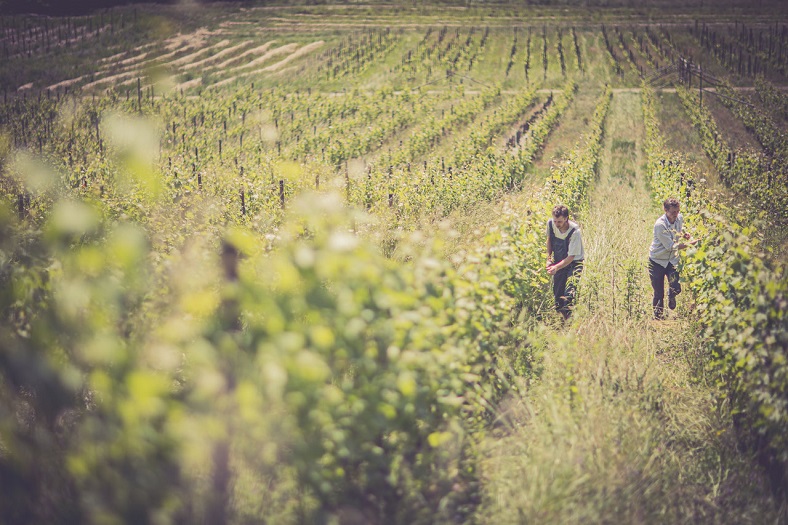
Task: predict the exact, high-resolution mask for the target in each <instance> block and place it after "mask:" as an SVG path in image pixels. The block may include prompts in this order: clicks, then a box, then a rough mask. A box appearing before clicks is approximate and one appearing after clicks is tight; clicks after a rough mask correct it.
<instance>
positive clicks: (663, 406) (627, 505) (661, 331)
mask: <svg viewBox="0 0 788 525" xmlns="http://www.w3.org/2000/svg"><path fill="white" fill-rule="evenodd" d="M643 133H644V131H643V128H642V116H641V112H640V99H639V95H638V94H637V93H617V94H616V95H615V96H614V98H613V102H612V105H611V110H610V113H609V115H608V120H607V125H606V137H605V147H604V149H603V152H602V157H601V159H600V160H601V166H600V180H599V181H598V182H597V184H596V188H595V189H594V190H593V193H592V196H591V206H590V208H589V210H588V212H587V213H586V214H585V215H584V216H582V217H580V218H579V219H580V222H581V225H582V226H583V233H584V242H585V249H586V256H587V265H586V270H585V275H584V280H585V292H584V296H583V297H584V298H583V302H582V304H581V305H580V307H579V308H578V310H577V312H576V315H575V316H574V317H573V319H572V322H571V324H570V325H569V326H568V327H567V328H565V329H558V330H556V329H554V328H551V327H544V326H543V327H541V328H537V329H536V330H535V331H534V333H533V335H532V338H531V341H530V343H531V345H532V346H533V347H534V348H535V349H538V350H539V351H540V352H541V355H542V360H541V370H540V375H539V378H538V379H536V380H534V381H532V384H531V385H528V386H527V387H526V388H523V389H522V393H521V394H519V395H517V396H515V397H512V398H510V399H509V400H508V401H507V402H506V403H505V404H503V405H502V406H501V409H500V415H499V419H498V424H497V425H496V426H495V428H494V429H493V430H492V431H491V432H490V435H489V436H488V437H487V438H486V440H485V441H484V442H483V444H482V450H483V457H484V459H483V460H482V465H481V472H482V477H483V480H484V481H483V504H482V507H481V508H480V511H479V512H480V515H479V518H480V519H479V521H480V522H481V523H671V524H672V523H715V524H716V523H774V522H775V516H774V511H773V507H772V503H771V500H770V498H769V496H768V494H766V490H765V488H764V487H765V484H764V483H763V480H762V477H761V475H760V473H759V471H758V469H757V468H756V467H755V466H754V462H753V461H752V460H751V459H750V458H748V457H743V456H742V455H741V454H739V453H738V452H737V450H736V446H735V440H734V438H733V432H732V429H731V423H730V418H729V416H728V414H727V412H726V410H725V407H724V406H718V405H717V402H716V401H715V399H716V398H715V395H714V391H713V388H712V386H710V385H709V384H707V383H706V381H705V378H704V374H703V371H702V368H701V367H699V366H698V363H700V360H699V358H698V355H697V349H696V346H695V341H696V339H697V338H696V335H695V333H694V330H693V329H692V327H691V326H689V324H688V322H687V321H685V320H683V319H682V317H683V315H682V312H683V309H685V308H687V304H688V303H689V297H687V296H681V297H680V301H679V303H680V305H679V310H678V311H677V313H676V315H675V316H674V319H673V320H671V321H668V322H665V323H663V324H660V325H655V324H654V323H653V322H652V321H650V320H649V316H648V309H649V307H650V287H649V284H648V278H647V275H646V271H645V266H644V264H643V263H644V260H645V258H646V256H647V251H646V250H647V248H648V244H649V242H650V238H651V225H652V224H653V221H654V220H655V219H656V217H657V216H658V214H659V213H660V211H659V210H658V209H656V208H655V207H654V206H653V204H652V203H651V201H650V198H649V193H648V189H647V186H646V184H645V176H644V172H643V168H642V141H643Z"/></svg>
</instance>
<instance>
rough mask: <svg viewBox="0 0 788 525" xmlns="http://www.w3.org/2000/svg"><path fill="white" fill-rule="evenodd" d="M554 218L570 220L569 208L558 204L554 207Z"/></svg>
mask: <svg viewBox="0 0 788 525" xmlns="http://www.w3.org/2000/svg"><path fill="white" fill-rule="evenodd" d="M553 217H556V218H558V217H566V218H569V208H567V207H566V206H564V205H563V204H556V205H555V206H553Z"/></svg>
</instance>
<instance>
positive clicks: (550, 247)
mask: <svg viewBox="0 0 788 525" xmlns="http://www.w3.org/2000/svg"><path fill="white" fill-rule="evenodd" d="M552 263H553V243H552V241H550V221H547V262H546V263H545V267H546V268H549V267H550V265H551V264H552Z"/></svg>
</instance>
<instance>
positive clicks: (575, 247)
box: [547, 204, 585, 320]
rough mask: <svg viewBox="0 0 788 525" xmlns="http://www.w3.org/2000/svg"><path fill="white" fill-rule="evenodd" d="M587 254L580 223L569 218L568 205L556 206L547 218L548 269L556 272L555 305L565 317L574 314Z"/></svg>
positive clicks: (554, 283) (548, 271) (554, 286)
mask: <svg viewBox="0 0 788 525" xmlns="http://www.w3.org/2000/svg"><path fill="white" fill-rule="evenodd" d="M584 257H585V254H584V253H583V239H582V237H581V236H580V226H578V224H577V223H575V222H572V221H570V220H569V209H568V208H567V207H566V206H564V205H562V204H559V205H557V206H555V207H554V208H553V216H552V218H551V219H549V220H548V221H547V273H549V274H550V275H552V276H553V296H554V297H555V309H556V310H557V311H558V312H559V313H560V314H561V315H563V316H564V319H565V320H566V319H569V316H570V315H571V314H572V305H573V304H574V301H575V296H576V281H577V279H579V278H580V274H581V272H582V271H583V259H584Z"/></svg>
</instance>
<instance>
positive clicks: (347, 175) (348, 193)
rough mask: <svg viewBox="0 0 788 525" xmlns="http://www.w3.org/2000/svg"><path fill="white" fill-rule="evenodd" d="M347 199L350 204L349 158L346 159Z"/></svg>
mask: <svg viewBox="0 0 788 525" xmlns="http://www.w3.org/2000/svg"><path fill="white" fill-rule="evenodd" d="M345 200H347V203H348V204H350V172H349V171H348V166H347V159H345Z"/></svg>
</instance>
